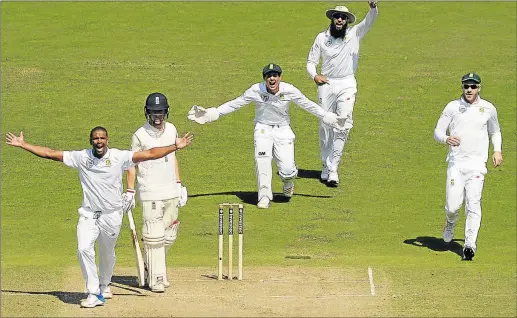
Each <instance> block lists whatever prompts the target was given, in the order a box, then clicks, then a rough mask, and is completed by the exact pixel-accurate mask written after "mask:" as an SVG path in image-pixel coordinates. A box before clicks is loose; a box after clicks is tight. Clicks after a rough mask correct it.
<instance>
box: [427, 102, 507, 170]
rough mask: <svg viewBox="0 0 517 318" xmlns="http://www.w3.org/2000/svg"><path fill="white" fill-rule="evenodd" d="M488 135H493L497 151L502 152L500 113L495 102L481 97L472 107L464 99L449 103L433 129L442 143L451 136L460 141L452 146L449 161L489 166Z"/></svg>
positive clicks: (448, 156)
mask: <svg viewBox="0 0 517 318" xmlns="http://www.w3.org/2000/svg"><path fill="white" fill-rule="evenodd" d="M447 130H449V135H447ZM489 135H490V136H492V143H493V145H494V151H501V138H500V136H501V128H500V127H499V121H498V119H497V110H496V109H495V106H494V105H492V103H490V102H489V101H486V100H484V99H481V98H480V97H478V99H477V100H476V101H475V102H474V103H473V104H469V103H468V102H466V101H465V100H464V99H463V97H462V98H460V99H458V100H454V101H451V102H449V103H448V104H447V106H445V109H444V110H443V112H442V115H441V116H440V119H438V123H437V124H436V128H435V130H434V138H435V140H436V141H438V142H440V143H443V144H444V143H446V140H447V137H448V136H456V137H459V138H460V145H459V146H454V147H453V146H449V153H448V154H447V159H446V160H447V162H458V161H467V160H468V161H478V162H481V161H482V162H483V163H486V161H487V160H488V137H489ZM495 136H497V137H496V138H494V137H495Z"/></svg>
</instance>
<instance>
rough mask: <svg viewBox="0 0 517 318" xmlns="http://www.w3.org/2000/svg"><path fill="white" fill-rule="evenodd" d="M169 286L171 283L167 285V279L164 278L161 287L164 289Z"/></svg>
mask: <svg viewBox="0 0 517 318" xmlns="http://www.w3.org/2000/svg"><path fill="white" fill-rule="evenodd" d="M170 286H171V283H169V281H168V280H167V278H165V280H164V281H163V287H165V288H169V287H170Z"/></svg>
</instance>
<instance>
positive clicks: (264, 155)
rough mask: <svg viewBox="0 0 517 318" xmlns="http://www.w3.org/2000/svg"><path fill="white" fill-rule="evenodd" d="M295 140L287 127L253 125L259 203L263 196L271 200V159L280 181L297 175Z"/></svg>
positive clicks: (289, 127) (291, 131)
mask: <svg viewBox="0 0 517 318" xmlns="http://www.w3.org/2000/svg"><path fill="white" fill-rule="evenodd" d="M295 138H296V137H295V135H294V132H293V130H292V129H291V126H289V125H284V126H279V125H266V124H261V123H256V124H255V132H254V140H255V168H256V173H257V185H258V200H259V201H260V199H261V198H262V197H264V196H266V197H268V198H269V200H273V190H272V188H271V181H272V177H273V166H272V163H271V161H272V159H275V162H276V165H277V168H278V173H279V175H280V177H281V178H282V180H290V179H293V178H295V177H296V175H297V174H298V169H297V168H296V163H295V161H294V140H295Z"/></svg>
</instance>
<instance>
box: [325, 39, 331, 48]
mask: <svg viewBox="0 0 517 318" xmlns="http://www.w3.org/2000/svg"><path fill="white" fill-rule="evenodd" d="M331 45H332V38H328V39H327V41H325V46H331Z"/></svg>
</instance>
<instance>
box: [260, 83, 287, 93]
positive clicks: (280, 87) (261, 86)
mask: <svg viewBox="0 0 517 318" xmlns="http://www.w3.org/2000/svg"><path fill="white" fill-rule="evenodd" d="M259 89H260V92H261V93H265V94H269V95H273V96H278V95H280V93H281V92H282V81H280V83H279V84H278V92H277V93H276V94H271V93H270V92H269V91H268V90H267V87H266V82H265V81H263V82H262V83H260V85H259Z"/></svg>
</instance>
